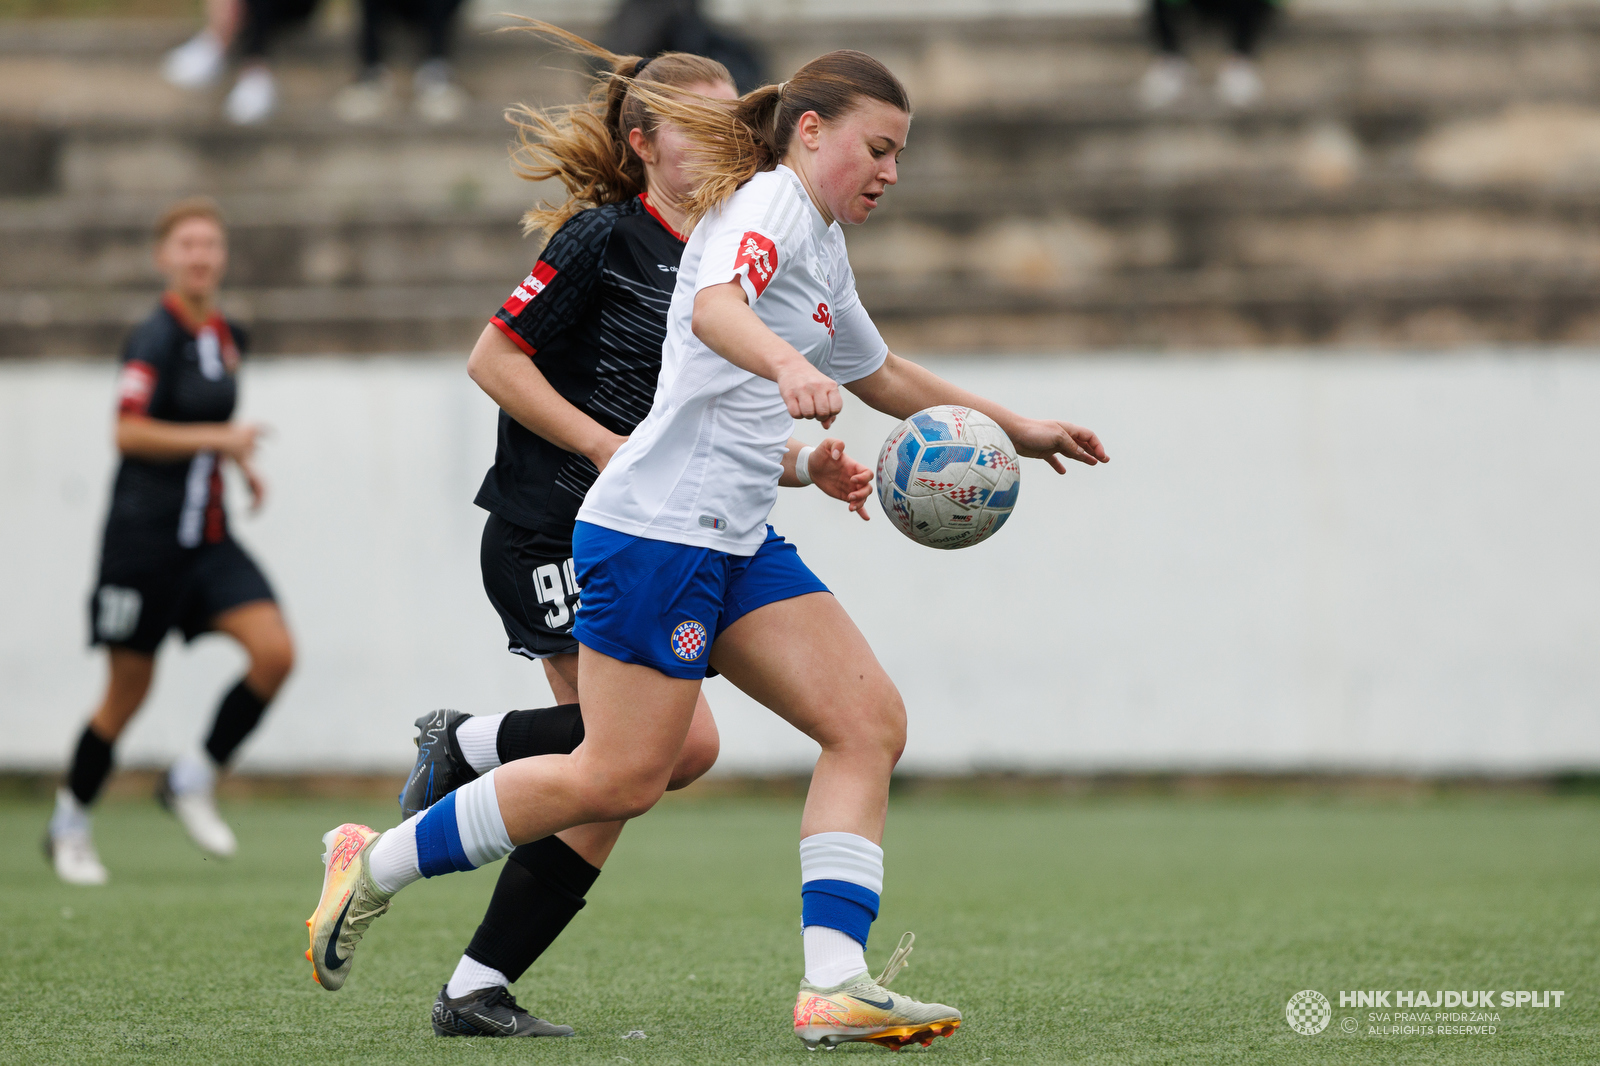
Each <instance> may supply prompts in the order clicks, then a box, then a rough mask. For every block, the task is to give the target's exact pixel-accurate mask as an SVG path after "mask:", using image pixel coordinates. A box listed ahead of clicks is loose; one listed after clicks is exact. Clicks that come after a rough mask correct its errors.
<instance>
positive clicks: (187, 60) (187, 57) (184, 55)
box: [161, 30, 227, 89]
mask: <svg viewBox="0 0 1600 1066" xmlns="http://www.w3.org/2000/svg"><path fill="white" fill-rule="evenodd" d="M226 64H227V52H226V50H225V49H224V48H223V47H222V42H221V41H219V40H217V39H216V38H215V37H214V36H212V35H211V31H209V30H201V31H200V32H199V33H197V34H195V35H194V36H193V37H191V38H189V39H188V40H187V41H185V42H183V43H182V44H180V45H179V46H178V47H176V48H174V49H173V50H172V51H170V52H168V53H167V58H166V60H165V61H164V62H163V63H162V64H161V76H162V77H164V78H166V79H167V81H168V83H169V84H172V85H176V86H177V87H178V88H180V89H204V88H205V87H206V86H208V85H210V84H211V83H212V82H214V81H216V80H217V78H218V77H219V76H221V74H222V68H223V67H224V66H225V65H226Z"/></svg>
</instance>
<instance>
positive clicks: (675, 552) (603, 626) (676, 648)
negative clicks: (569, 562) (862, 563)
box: [572, 522, 828, 679]
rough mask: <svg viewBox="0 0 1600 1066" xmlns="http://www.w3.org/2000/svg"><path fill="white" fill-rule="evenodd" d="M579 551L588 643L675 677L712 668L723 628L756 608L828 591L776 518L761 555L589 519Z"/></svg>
mask: <svg viewBox="0 0 1600 1066" xmlns="http://www.w3.org/2000/svg"><path fill="white" fill-rule="evenodd" d="M572 559H573V564H574V566H575V568H576V570H577V576H578V587H579V588H580V589H581V590H582V591H581V593H580V599H579V606H578V620H577V623H576V625H574V626H573V629H572V635H573V636H574V637H576V638H577V639H578V643H580V644H587V645H588V646H589V647H591V648H593V649H594V650H595V651H598V652H603V653H605V654H606V655H609V656H611V657H612V658H613V659H620V660H622V661H623V662H625V663H638V664H639V665H641V666H648V667H650V668H652V669H654V670H659V671H661V672H662V673H663V674H666V675H667V676H669V677H682V678H688V679H698V678H703V677H705V676H706V670H707V667H708V661H709V659H710V656H711V644H712V642H713V641H715V640H716V639H717V634H718V633H720V632H722V631H723V630H725V629H727V628H728V627H729V626H731V625H733V623H735V622H737V621H738V620H739V619H741V618H743V617H744V616H745V615H747V614H749V613H750V612H751V611H753V610H755V609H756V608H758V607H765V606H766V605H767V604H769V603H777V602H778V601H779V600H787V599H792V598H793V597H795V596H804V595H805V594H806V593H808V592H827V591H828V586H826V585H824V584H823V583H822V582H821V581H819V580H818V579H817V576H816V575H815V574H813V573H812V572H811V571H810V569H809V568H807V566H806V564H805V563H803V562H801V560H800V553H799V552H797V551H795V549H794V545H792V544H790V543H789V542H788V541H786V540H784V539H783V538H782V537H780V536H778V534H776V533H774V532H773V530H772V527H771V526H768V527H767V539H766V541H765V542H763V543H762V545H761V547H760V548H758V549H756V553H755V554H754V555H729V554H728V553H727V552H719V551H716V550H715V549H712V548H697V547H693V546H691V545H688V544H673V543H671V542H668V541H664V540H647V539H645V538H644V537H635V536H631V535H630V534H627V533H618V532H616V531H615V530H611V529H606V528H605V527H603V526H597V525H593V524H592V523H589V522H579V523H578V524H577V526H576V527H575V528H574V529H573V531H572Z"/></svg>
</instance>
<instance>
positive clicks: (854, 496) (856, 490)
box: [778, 437, 872, 521]
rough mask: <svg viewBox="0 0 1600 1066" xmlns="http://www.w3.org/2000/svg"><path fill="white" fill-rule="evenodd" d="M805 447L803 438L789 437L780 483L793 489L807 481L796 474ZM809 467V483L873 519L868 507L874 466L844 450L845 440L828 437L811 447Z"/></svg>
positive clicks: (808, 460)
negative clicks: (862, 461)
mask: <svg viewBox="0 0 1600 1066" xmlns="http://www.w3.org/2000/svg"><path fill="white" fill-rule="evenodd" d="M806 447H807V445H806V443H805V442H804V441H802V440H800V439H798V438H796V437H790V438H789V448H788V450H787V451H785V452H784V453H783V474H782V475H780V476H779V478H778V484H780V485H782V486H783V487H785V488H791V489H796V488H800V487H802V485H804V484H806V483H805V482H802V481H801V480H800V478H799V476H798V475H796V474H795V469H796V467H797V465H798V464H799V462H800V453H801V452H802V451H803V450H804V449H805V448H806ZM806 471H807V473H808V474H809V475H810V477H811V481H810V482H809V484H812V485H815V486H816V487H817V488H819V489H821V490H822V491H823V492H825V493H827V494H828V495H829V496H832V497H833V498H834V499H836V500H843V501H844V502H845V503H848V504H849V505H850V510H852V511H854V512H855V513H856V514H858V515H860V516H861V517H862V518H863V519H864V520H867V521H870V520H871V517H872V516H871V515H869V514H867V510H866V508H867V497H868V496H870V495H872V470H871V468H869V467H866V466H863V465H862V464H861V463H858V462H856V461H855V460H854V459H852V458H850V456H848V455H846V454H845V450H844V441H842V440H840V439H839V438H837V437H829V438H827V439H826V440H824V441H823V442H822V443H821V444H819V445H817V446H816V447H814V448H812V449H811V451H810V452H809V453H807V455H806Z"/></svg>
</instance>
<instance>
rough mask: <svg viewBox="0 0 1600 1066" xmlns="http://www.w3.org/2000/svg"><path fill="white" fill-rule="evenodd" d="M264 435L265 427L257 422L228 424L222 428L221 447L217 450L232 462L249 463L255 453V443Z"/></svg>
mask: <svg viewBox="0 0 1600 1066" xmlns="http://www.w3.org/2000/svg"><path fill="white" fill-rule="evenodd" d="M265 435H266V427H265V426H263V425H261V424H260V423H259V422H229V423H227V424H226V426H225V427H224V437H223V442H222V446H221V447H220V448H218V449H217V450H218V451H220V452H221V453H222V454H223V455H226V456H227V457H228V458H229V459H232V460H233V461H234V462H236V463H239V464H241V468H242V464H244V463H247V462H249V461H250V457H251V456H253V455H255V453H256V443H257V442H258V441H259V440H260V438H261V437H263V436H265Z"/></svg>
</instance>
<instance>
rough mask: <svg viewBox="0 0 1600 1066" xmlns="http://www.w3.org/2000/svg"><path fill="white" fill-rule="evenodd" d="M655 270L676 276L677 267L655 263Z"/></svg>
mask: <svg viewBox="0 0 1600 1066" xmlns="http://www.w3.org/2000/svg"><path fill="white" fill-rule="evenodd" d="M656 269H657V270H664V271H670V272H671V273H674V274H676V273H677V272H678V268H677V267H675V266H667V264H665V263H657V264H656Z"/></svg>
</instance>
